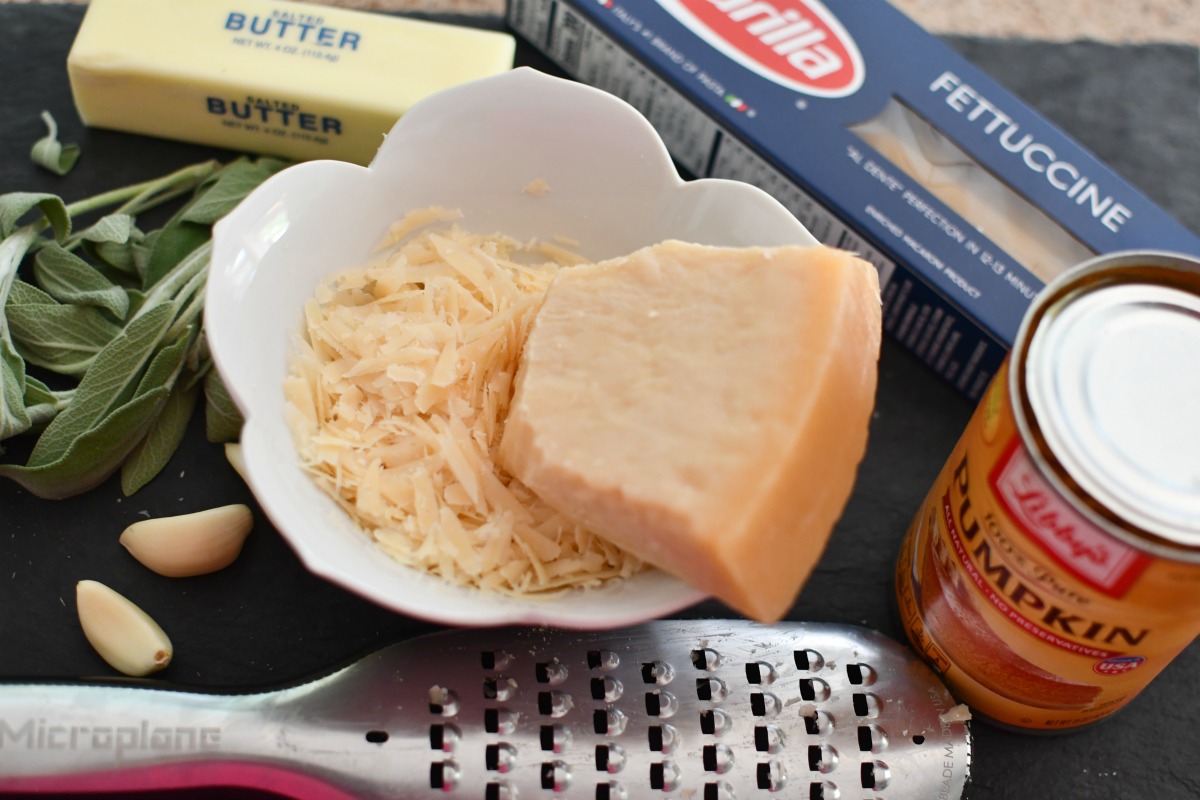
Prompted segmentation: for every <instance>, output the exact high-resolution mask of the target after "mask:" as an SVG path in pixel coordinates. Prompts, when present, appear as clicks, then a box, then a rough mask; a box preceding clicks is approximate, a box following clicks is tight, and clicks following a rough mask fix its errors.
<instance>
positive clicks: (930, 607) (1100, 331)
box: [896, 252, 1200, 732]
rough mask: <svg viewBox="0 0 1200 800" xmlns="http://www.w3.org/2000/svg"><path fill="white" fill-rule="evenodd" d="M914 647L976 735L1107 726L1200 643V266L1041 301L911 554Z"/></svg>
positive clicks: (903, 583) (1102, 279)
mask: <svg viewBox="0 0 1200 800" xmlns="http://www.w3.org/2000/svg"><path fill="white" fill-rule="evenodd" d="M896 591H897V599H898V603H899V609H900V613H901V617H902V620H903V625H904V628H905V631H906V633H907V635H908V638H909V641H910V642H911V644H912V645H913V647H914V648H915V649H916V650H917V651H918V652H920V653H921V654H922V655H923V656H924V657H925V659H926V660H928V661H929V662H930V663H931V664H932V665H933V666H934V667H935V668H936V669H937V670H938V671H939V672H940V673H941V674H942V676H943V678H944V679H945V681H946V683H947V685H948V686H949V687H950V688H951V690H952V691H953V692H954V693H955V695H956V696H957V697H958V699H959V700H960V701H961V702H963V703H966V704H967V705H968V706H970V707H971V708H972V711H973V713H974V714H975V715H977V716H981V717H984V718H986V719H989V720H991V721H994V722H995V723H998V724H1000V725H1002V726H1004V727H1009V728H1013V729H1018V730H1024V731H1038V732H1053V731H1066V730H1071V729H1076V728H1079V727H1081V726H1084V725H1087V724H1089V723H1093V722H1096V721H1099V720H1101V719H1104V718H1105V717H1107V716H1109V715H1110V714H1112V713H1113V712H1115V711H1116V710H1118V709H1119V708H1121V707H1122V706H1124V705H1125V704H1127V703H1128V702H1129V701H1130V700H1131V699H1133V697H1134V696H1135V695H1137V693H1138V692H1139V691H1141V690H1142V689H1143V688H1144V687H1145V686H1146V685H1147V684H1148V683H1149V682H1150V681H1151V680H1152V679H1153V678H1154V676H1155V675H1157V674H1158V673H1159V672H1160V671H1161V670H1162V669H1163V668H1164V667H1165V666H1166V665H1167V664H1168V663H1169V662H1170V661H1171V659H1173V658H1174V657H1175V656H1176V655H1178V654H1179V653H1180V652H1181V651H1182V650H1183V649H1184V648H1186V647H1187V646H1188V645H1189V644H1190V643H1191V642H1192V641H1193V639H1195V638H1196V636H1197V634H1198V633H1200V261H1198V260H1196V259H1193V258H1191V257H1187V256H1181V255H1176V254H1169V253H1159V252H1124V253H1116V254H1111V255H1107V256H1100V257H1098V258H1095V259H1092V260H1090V261H1088V262H1086V263H1084V264H1081V265H1080V266H1078V267H1076V268H1075V269H1073V270H1071V271H1069V272H1068V273H1067V274H1065V275H1063V276H1062V277H1060V278H1059V279H1057V280H1056V281H1054V282H1053V283H1051V284H1050V285H1049V286H1047V287H1046V288H1045V289H1044V290H1043V291H1042V292H1041V294H1040V295H1039V296H1038V297H1037V298H1036V299H1035V302H1034V304H1033V305H1032V306H1031V308H1030V310H1029V311H1028V312H1027V314H1026V316H1025V318H1024V320H1023V322H1022V325H1021V329H1020V331H1019V332H1018V336H1017V341H1016V342H1015V344H1014V346H1013V348H1012V350H1011V352H1010V354H1009V357H1008V359H1007V360H1006V362H1005V364H1004V366H1003V367H1002V368H1001V370H1000V371H999V372H998V373H997V375H996V376H995V378H994V379H993V381H992V384H991V386H990V388H989V389H988V391H987V393H986V394H985V396H984V397H983V399H982V401H981V402H980V405H979V407H978V408H977V409H976V411H975V413H974V416H973V417H972V418H971V421H970V423H969V424H968V426H967V429H966V431H965V432H964V434H963V436H962V438H961V439H960V440H959V442H958V444H957V445H956V447H955V449H954V451H953V453H952V455H951V456H950V458H949V460H948V461H947V463H946V465H945V467H944V468H943V469H942V471H941V473H940V474H939V476H938V478H937V480H936V482H935V483H934V485H933V487H932V489H931V490H930V492H929V495H928V496H927V498H926V499H925V502H924V504H923V505H922V507H921V509H920V511H919V513H918V514H917V515H916V517H915V519H914V520H913V523H912V525H911V526H910V528H909V530H908V532H907V534H906V535H905V538H904V542H903V545H902V547H901V553H900V557H899V560H898V564H897V569H896Z"/></svg>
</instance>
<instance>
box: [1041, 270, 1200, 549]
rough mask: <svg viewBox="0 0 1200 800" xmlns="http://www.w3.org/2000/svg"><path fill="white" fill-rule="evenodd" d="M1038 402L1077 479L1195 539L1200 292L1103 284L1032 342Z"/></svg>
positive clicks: (1174, 536) (1199, 509) (1109, 503)
mask: <svg viewBox="0 0 1200 800" xmlns="http://www.w3.org/2000/svg"><path fill="white" fill-rule="evenodd" d="M1026 368H1027V373H1026V375H1027V383H1026V390H1027V392H1028V397H1029V402H1030V406H1031V409H1032V411H1033V413H1034V415H1035V417H1036V418H1037V419H1038V427H1039V429H1040V430H1041V432H1042V434H1043V435H1044V436H1045V437H1046V440H1047V443H1048V444H1049V446H1050V449H1051V451H1052V452H1053V453H1054V454H1055V456H1056V457H1057V458H1058V460H1059V463H1060V464H1062V466H1063V468H1064V469H1065V470H1066V472H1067V474H1068V475H1069V476H1070V477H1071V478H1072V479H1074V480H1075V481H1076V482H1077V483H1078V484H1079V486H1080V487H1081V488H1082V489H1083V490H1084V491H1086V492H1087V493H1089V494H1091V495H1092V496H1093V497H1094V498H1096V499H1097V500H1099V501H1100V502H1101V503H1103V504H1104V505H1105V506H1106V507H1108V508H1109V509H1110V510H1111V511H1113V512H1114V513H1116V514H1117V515H1118V516H1120V517H1121V518H1122V519H1124V520H1126V521H1127V522H1128V523H1130V524H1132V525H1135V526H1137V527H1139V528H1141V529H1142V530H1145V531H1147V532H1149V533H1151V534H1153V535H1156V536H1159V537H1162V538H1163V539H1166V540H1168V541H1171V542H1174V543H1176V544H1178V545H1182V546H1184V547H1189V548H1191V547H1200V296H1198V295H1195V294H1191V293H1189V292H1187V291H1183V290H1180V289H1175V288H1171V287H1169V286H1163V285H1157V284H1147V283H1120V284H1109V285H1103V286H1100V287H1098V288H1094V289H1092V290H1090V291H1085V292H1084V293H1083V294H1082V295H1080V296H1077V297H1075V298H1073V299H1072V302H1069V303H1065V304H1063V305H1062V306H1061V308H1060V309H1058V311H1057V313H1054V314H1052V315H1047V318H1046V319H1045V320H1044V321H1043V324H1042V325H1041V326H1040V327H1039V329H1038V330H1037V331H1036V332H1035V333H1034V335H1033V338H1032V340H1031V341H1030V343H1029V352H1028V359H1027V362H1026Z"/></svg>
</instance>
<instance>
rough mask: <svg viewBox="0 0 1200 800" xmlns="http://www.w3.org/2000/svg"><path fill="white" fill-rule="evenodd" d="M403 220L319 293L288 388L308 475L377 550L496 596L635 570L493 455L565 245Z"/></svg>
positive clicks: (431, 216)
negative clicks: (522, 356)
mask: <svg viewBox="0 0 1200 800" xmlns="http://www.w3.org/2000/svg"><path fill="white" fill-rule="evenodd" d="M459 216H460V215H459V213H458V212H457V211H453V210H449V209H444V208H429V209H422V210H419V211H414V212H412V213H410V214H408V215H406V216H405V217H404V218H403V219H401V220H399V221H398V222H397V223H395V224H394V225H393V226H392V227H391V228H390V229H389V230H388V232H387V233H386V234H385V235H384V237H383V239H382V240H381V242H380V244H379V246H378V247H377V248H376V250H375V252H374V253H373V254H372V257H371V259H370V260H369V262H368V263H367V264H365V265H363V266H360V267H355V268H352V269H348V270H345V271H343V272H340V273H338V274H335V275H333V276H331V277H329V278H327V279H326V280H324V281H322V283H321V284H320V285H319V286H317V287H316V290H315V292H314V295H313V297H312V299H310V300H309V301H308V303H307V304H306V306H305V309H304V326H303V328H304V330H303V335H302V336H301V337H298V338H299V339H300V340H299V341H298V342H297V343H296V346H295V350H294V353H293V358H292V362H291V365H290V370H289V375H288V377H287V381H286V386H285V391H286V396H287V400H288V409H287V415H288V416H287V419H288V424H289V427H290V428H291V430H292V433H293V435H294V437H295V439H296V443H297V448H298V450H299V452H300V456H301V459H302V461H303V463H304V466H305V468H306V469H307V470H308V472H309V473H310V474H311V475H312V476H313V478H314V480H316V482H317V483H318V485H319V486H320V487H321V488H322V489H323V490H324V491H326V492H327V493H328V494H329V495H330V496H332V497H333V498H334V499H335V500H336V501H337V502H338V503H339V504H340V505H341V506H342V507H343V508H344V509H345V510H346V511H347V512H348V513H349V514H350V515H351V516H352V518H354V519H355V521H356V522H357V523H358V524H359V525H360V526H361V527H362V529H363V530H364V531H366V532H367V533H368V534H369V535H370V536H371V537H372V538H373V539H374V541H375V542H377V543H378V545H379V547H380V548H381V550H382V551H383V552H385V553H386V554H387V555H389V556H391V557H393V558H395V559H397V560H398V561H400V562H401V563H403V564H406V565H409V566H412V567H415V568H417V569H422V570H427V571H429V572H432V573H434V574H436V575H439V576H440V577H442V578H444V579H446V580H449V581H452V582H454V583H457V584H460V585H464V586H472V587H478V588H480V589H485V590H491V591H497V592H503V593H507V594H517V595H528V594H535V593H546V592H551V591H554V590H560V589H565V588H568V587H577V586H583V587H587V586H596V585H599V584H601V583H602V582H604V581H606V580H610V579H614V578H623V577H628V576H629V575H632V574H633V573H635V572H637V571H639V570H641V569H642V564H641V562H640V561H638V560H637V559H636V558H634V557H633V556H631V555H629V554H627V553H626V552H624V551H623V550H621V549H619V548H617V547H615V546H614V545H612V544H610V543H608V542H606V541H605V540H603V539H601V538H600V537H598V536H595V535H594V534H592V533H591V532H590V531H588V530H585V529H583V528H581V527H580V526H578V525H576V524H574V523H572V522H570V521H569V520H567V519H566V518H565V517H563V516H562V515H561V514H559V513H558V512H556V511H554V510H553V509H551V508H550V507H549V506H547V505H546V504H545V503H543V502H542V501H541V500H540V499H538V498H537V497H536V495H534V494H533V492H531V491H530V490H529V489H527V488H526V487H525V486H523V485H522V484H521V483H520V482H519V481H517V480H516V479H514V478H513V477H512V476H510V475H508V474H507V473H506V472H504V471H503V470H502V469H501V468H500V467H499V466H498V465H497V464H496V463H495V460H494V459H493V452H494V450H495V448H496V447H497V446H498V445H499V443H500V437H501V434H502V433H503V428H504V420H505V417H506V416H507V413H508V407H509V402H510V401H511V398H512V384H513V378H514V376H515V374H516V371H517V365H518V362H519V358H520V354H521V349H522V347H523V345H524V341H525V338H526V335H527V334H528V331H529V326H530V325H531V324H532V322H533V318H534V315H535V313H536V311H537V309H538V307H539V306H540V304H541V301H542V298H543V295H544V294H545V292H546V289H547V287H548V286H549V284H550V280H551V278H552V277H553V275H554V273H555V271H556V270H558V269H559V268H560V267H562V266H564V265H569V264H575V263H581V262H582V261H583V259H581V258H580V257H579V256H578V255H576V254H574V253H573V252H571V251H570V250H568V249H567V248H565V247H563V246H562V245H560V244H555V243H548V242H536V241H535V242H531V243H525V244H522V243H519V242H516V241H515V240H512V239H510V238H507V237H504V236H480V235H477V234H473V233H470V232H467V231H464V230H462V229H460V228H459V227H458V226H457V225H456V224H454V221H455V220H457V219H458V218H459Z"/></svg>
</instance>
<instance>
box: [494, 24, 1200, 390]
mask: <svg viewBox="0 0 1200 800" xmlns="http://www.w3.org/2000/svg"><path fill="white" fill-rule="evenodd" d="M506 18H507V22H508V25H509V27H510V28H511V29H512V30H513V31H514V32H515V33H517V34H518V35H519V36H521V37H522V38H524V39H526V40H527V41H528V42H529V43H531V44H532V45H533V46H534V47H535V48H536V49H538V50H539V51H541V52H542V53H543V54H544V55H546V56H547V57H548V58H549V59H550V60H551V61H552V62H554V63H555V64H556V65H558V66H559V67H561V68H562V70H563V71H564V72H566V73H567V74H568V75H570V76H571V77H572V78H574V79H576V80H579V81H581V82H584V83H588V84H591V85H593V86H596V87H598V88H600V89H603V90H606V91H608V92H611V93H613V94H615V95H617V96H619V97H621V98H623V99H625V100H626V101H628V102H629V103H630V104H632V105H633V106H634V107H636V108H637V109H639V110H640V111H641V112H642V113H643V114H644V115H645V116H646V118H647V119H648V120H649V121H650V123H651V124H652V125H653V126H654V127H655V129H656V130H657V131H658V133H659V135H660V136H661V137H662V139H663V141H664V143H665V144H666V145H667V148H668V150H669V151H670V152H671V155H672V156H673V158H674V159H675V161H676V163H677V164H678V165H679V166H680V167H681V169H682V170H683V171H684V172H686V173H690V175H691V176H692V177H716V178H729V179H734V180H740V181H745V182H747V183H751V184H754V185H756V186H759V187H760V188H762V189H764V190H766V191H767V192H769V193H770V194H772V195H773V196H774V197H775V198H776V199H778V200H779V201H780V202H781V203H782V204H783V205H785V206H786V207H787V208H788V209H789V210H790V211H791V212H792V213H793V214H795V215H796V217H797V218H798V219H799V220H800V221H801V222H802V223H804V224H805V225H806V226H807V227H808V229H809V230H810V231H812V233H813V234H814V235H815V236H816V237H817V238H818V239H820V240H821V241H822V242H824V243H826V244H829V245H833V246H836V247H841V248H845V249H848V250H852V251H855V252H857V253H859V254H860V255H861V256H862V257H863V258H865V259H867V260H868V261H870V262H872V263H873V264H874V265H875V266H876V268H877V269H878V270H879V275H880V285H881V288H882V292H883V301H884V330H885V332H886V333H887V334H888V335H889V336H890V337H892V338H894V339H895V340H896V341H898V342H900V343H901V344H902V345H903V346H904V347H906V348H907V349H908V350H910V351H911V352H913V353H914V354H915V355H916V356H917V357H918V358H920V359H921V360H922V361H924V362H925V363H926V364H928V365H929V366H930V367H931V368H932V369H934V370H935V371H936V372H937V373H938V374H940V375H941V376H942V377H943V378H945V379H946V380H948V381H950V382H951V383H952V384H953V385H954V386H955V387H957V389H958V390H959V391H961V392H962V393H963V394H964V395H966V396H967V397H968V398H970V399H977V398H979V396H980V395H981V394H982V392H983V390H984V388H986V386H987V384H988V382H989V381H990V379H991V377H992V374H993V373H994V372H995V370H996V369H997V368H998V367H999V365H1000V363H1001V362H1002V361H1003V359H1004V356H1005V355H1006V354H1007V352H1008V349H1009V347H1010V345H1011V343H1012V341H1013V338H1014V337H1015V335H1016V332H1017V328H1018V327H1019V325H1020V322H1021V319H1022V317H1023V316H1024V313H1025V310H1026V308H1027V307H1028V305H1029V302H1030V300H1031V299H1032V298H1033V297H1034V296H1035V295H1036V294H1037V293H1038V292H1039V291H1040V290H1041V288H1042V287H1043V286H1044V285H1045V283H1046V282H1048V281H1049V280H1051V279H1053V278H1054V277H1055V276H1057V275H1058V274H1060V273H1062V272H1063V271H1065V270H1067V269H1069V268H1070V267H1071V266H1073V265H1075V264H1078V263H1080V262H1082V261H1084V260H1086V259H1087V258H1090V257H1091V256H1093V255H1096V254H1101V253H1110V252H1114V251H1118V250H1130V249H1154V250H1174V251H1177V252H1185V253H1192V254H1200V238H1198V237H1197V236H1196V235H1195V234H1193V233H1192V232H1191V231H1189V230H1188V229H1187V228H1185V227H1184V226H1183V225H1181V224H1180V223H1179V222H1178V221H1176V220H1175V219H1173V218H1172V217H1171V216H1170V215H1169V214H1168V213H1167V212H1166V211H1164V210H1163V209H1161V208H1159V207H1158V206H1156V205H1155V204H1154V203H1153V202H1152V201H1151V200H1150V199H1148V198H1147V197H1146V196H1144V195H1143V194H1142V193H1141V192H1139V191H1138V190H1137V189H1136V188H1134V187H1133V186H1131V185H1129V183H1128V182H1126V181H1125V180H1124V179H1123V178H1121V177H1120V176H1118V175H1117V174H1116V173H1115V172H1114V171H1113V170H1112V169H1111V168H1109V167H1107V166H1106V165H1105V164H1104V163H1102V162H1101V161H1100V160H1099V159H1097V158H1096V157H1095V156H1094V155H1092V154H1091V153H1090V152H1089V151H1087V150H1086V149H1085V148H1083V147H1082V146H1081V145H1079V144H1078V143H1076V142H1075V141H1074V140H1073V139H1071V138H1070V137H1069V136H1068V135H1067V134H1066V133H1064V132H1063V131H1061V130H1059V129H1058V128H1057V127H1055V126H1054V125H1053V124H1052V123H1050V122H1049V121H1047V120H1046V119H1045V118H1043V117H1042V116H1041V115H1040V114H1039V113H1038V112H1036V111H1035V110H1033V109H1032V108H1030V107H1029V106H1028V105H1026V104H1025V103H1023V102H1022V101H1021V100H1020V99H1019V98H1017V97H1016V96H1014V95H1013V94H1012V93H1011V92H1009V91H1008V90H1006V89H1004V88H1003V87H1002V86H1001V85H1000V84H998V83H997V82H996V81H995V80H993V79H992V78H990V77H989V76H988V75H987V74H985V73H984V72H982V71H981V70H980V69H978V68H977V67H974V66H973V65H972V64H970V63H969V62H968V61H967V60H966V59H964V58H963V57H962V56H961V55H959V54H958V53H957V52H956V51H954V50H953V49H952V48H950V47H949V45H947V44H945V43H944V42H942V41H941V40H939V39H938V38H937V37H935V36H933V35H932V34H930V33H928V32H927V31H925V30H924V29H923V28H921V27H920V26H919V25H917V24H916V23H915V22H913V21H912V20H910V19H909V18H908V17H907V16H905V15H904V14H902V13H901V12H900V11H898V10H897V9H895V8H893V7H892V6H891V5H889V4H888V3H886V2H884V0H825V2H823V3H822V2H818V0H622V1H620V2H618V0H509V2H508V6H507V14H506Z"/></svg>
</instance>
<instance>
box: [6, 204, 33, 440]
mask: <svg viewBox="0 0 1200 800" xmlns="http://www.w3.org/2000/svg"><path fill="white" fill-rule="evenodd" d="M0 211H2V208H0ZM36 238H37V228H36V226H34V225H26V226H25V227H23V228H21V229H19V230H17V231H16V232H14V233H11V234H9V235H7V236H5V237H4V239H3V240H0V441H3V440H5V439H7V438H9V437H10V436H16V435H18V434H21V433H24V432H25V431H27V430H29V428H30V425H31V424H32V423H31V421H30V418H29V414H28V413H27V412H26V410H25V360H24V359H23V358H21V356H20V354H19V353H18V352H17V349H16V346H15V345H14V344H13V340H12V333H11V332H10V331H9V327H8V317H7V315H6V314H4V313H2V312H3V311H4V309H5V307H6V306H7V305H8V296H9V294H10V292H11V290H12V285H13V282H14V281H15V280H16V278H17V268H18V267H20V266H21V259H22V258H24V256H25V253H26V252H27V251H28V250H29V248H30V246H31V245H32V244H33V241H34V240H35V239H36Z"/></svg>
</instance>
